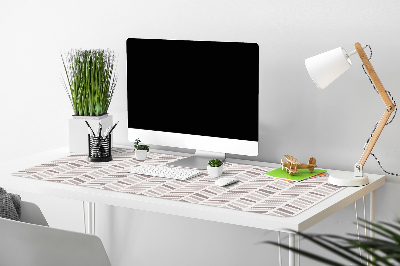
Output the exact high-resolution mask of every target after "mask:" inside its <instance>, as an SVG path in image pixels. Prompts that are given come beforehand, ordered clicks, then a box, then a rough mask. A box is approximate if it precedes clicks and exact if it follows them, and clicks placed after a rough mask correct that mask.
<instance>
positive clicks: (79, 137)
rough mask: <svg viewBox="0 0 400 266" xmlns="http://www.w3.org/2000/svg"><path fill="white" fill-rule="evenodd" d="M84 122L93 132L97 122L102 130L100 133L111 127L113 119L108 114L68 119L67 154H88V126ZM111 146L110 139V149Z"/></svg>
mask: <svg viewBox="0 0 400 266" xmlns="http://www.w3.org/2000/svg"><path fill="white" fill-rule="evenodd" d="M85 120H86V121H88V123H89V125H90V126H91V127H92V129H93V131H96V128H97V126H98V125H99V122H100V123H101V125H102V128H103V129H102V132H104V131H105V130H106V129H107V128H108V127H109V126H112V125H113V117H112V115H108V114H106V115H102V116H72V118H71V119H69V152H74V153H84V154H88V153H89V146H88V145H89V144H88V126H87V125H86V123H85ZM112 146H113V138H112V137H111V147H112Z"/></svg>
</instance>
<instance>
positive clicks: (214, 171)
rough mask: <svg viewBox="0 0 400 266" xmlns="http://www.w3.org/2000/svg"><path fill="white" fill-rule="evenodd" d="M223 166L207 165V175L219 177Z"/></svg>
mask: <svg viewBox="0 0 400 266" xmlns="http://www.w3.org/2000/svg"><path fill="white" fill-rule="evenodd" d="M223 166H224V165H221V166H219V167H212V166H209V165H207V172H208V175H209V176H210V177H219V176H221V175H222V170H223Z"/></svg>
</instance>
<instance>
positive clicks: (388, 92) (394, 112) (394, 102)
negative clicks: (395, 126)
mask: <svg viewBox="0 0 400 266" xmlns="http://www.w3.org/2000/svg"><path fill="white" fill-rule="evenodd" d="M366 47H368V48H369V51H370V56H369V58H368V60H371V57H372V49H371V46H369V45H366ZM362 68H363V70H364V73H365V75H367V77H368V79H369V81H370V82H371V84H372V87H373V88H374V90H375V91H376V93H378V94H379V92H378V89H377V88H376V87H375V84H374V82H373V81H372V79H371V77H370V76H369V75H368V73H367V71H366V70H365V67H364V64H362ZM385 91H386V93H387V94H388V95H389V97H390V98H391V99H392V102H393V105H394V107H395V108H394V111H393V113H392V115H391V117H392V118H391V119H390V120H389V121H388V122H386V125H389V124H390V123H392V121H393V119H394V117H395V116H396V113H397V106H396V101H395V100H394V98H393V96H392V95H391V94H390V91H387V90H385ZM378 124H379V122H376V124H375V127H374V130H372V133H371V135H370V136H369V138H368V140H367V142H366V143H365V145H364V150H365V149H366V147H367V145H368V143H369V141H370V140H371V138H372V135H373V134H374V132H375V130H376V127H377V126H378ZM371 155H372V156H373V157H374V158H375V160H376V161H377V162H378V165H379V167H380V168H381V169H382V171H383V172H385V173H386V174H388V175H394V176H400V174H395V173H390V172H388V171H386V170H385V169H383V166H382V164H381V162H380V161H379V160H378V158H377V157H376V156H375V154H373V153H372V152H371Z"/></svg>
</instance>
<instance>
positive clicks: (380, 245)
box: [263, 219, 400, 266]
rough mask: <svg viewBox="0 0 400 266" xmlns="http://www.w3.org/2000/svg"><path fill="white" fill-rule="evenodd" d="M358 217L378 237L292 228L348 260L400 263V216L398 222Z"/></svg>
mask: <svg viewBox="0 0 400 266" xmlns="http://www.w3.org/2000/svg"><path fill="white" fill-rule="evenodd" d="M359 220H360V221H363V222H365V223H366V224H368V225H372V228H369V229H368V230H369V231H370V232H371V231H372V232H375V235H376V236H377V237H379V238H372V237H369V236H365V235H364V236H363V235H360V240H358V236H357V235H356V234H348V236H350V237H341V236H336V235H329V234H326V235H316V234H305V233H301V232H294V231H292V232H294V233H296V234H298V235H299V236H300V237H303V238H305V239H308V240H310V241H311V242H313V243H315V244H317V245H319V246H320V247H323V248H325V249H327V250H329V251H331V252H333V253H334V254H336V255H338V256H340V257H342V258H344V259H346V260H347V261H349V262H351V263H352V264H351V265H366V262H368V263H369V265H374V266H376V265H399V263H400V220H399V219H397V220H396V222H397V225H396V224H390V223H385V222H380V223H373V222H369V221H366V220H363V219H359ZM361 227H363V228H365V226H364V225H361ZM367 227H368V226H367ZM263 243H268V244H273V245H277V246H281V247H283V248H285V249H289V250H293V251H294V252H296V253H300V254H301V255H304V256H306V257H309V258H311V259H313V260H316V261H319V262H323V263H324V265H342V264H339V263H338V262H335V261H333V260H330V259H328V258H326V257H321V256H319V255H316V254H312V253H310V252H308V251H304V250H299V249H297V248H294V247H293V248H292V247H289V246H287V245H283V244H277V243H275V242H272V241H264V242H263ZM359 249H361V250H362V251H363V253H364V256H362V257H360V251H359ZM366 253H367V254H368V255H369V257H368V259H367V258H366V256H365V254H366ZM361 261H362V262H361ZM346 265H348V264H346Z"/></svg>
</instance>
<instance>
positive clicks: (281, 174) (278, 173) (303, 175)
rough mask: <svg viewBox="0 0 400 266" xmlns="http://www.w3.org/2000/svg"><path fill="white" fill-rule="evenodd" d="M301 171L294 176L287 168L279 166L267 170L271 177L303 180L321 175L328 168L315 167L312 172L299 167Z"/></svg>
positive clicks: (296, 180)
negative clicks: (283, 168)
mask: <svg viewBox="0 0 400 266" xmlns="http://www.w3.org/2000/svg"><path fill="white" fill-rule="evenodd" d="M297 170H298V171H299V172H300V173H298V174H294V175H293V176H291V175H289V173H288V172H286V170H282V168H277V169H275V170H272V171H269V172H266V173H265V174H266V175H269V176H270V177H273V178H279V179H282V180H285V181H295V182H299V181H301V180H304V179H307V178H309V177H311V176H315V175H319V174H321V173H324V172H326V170H323V169H314V173H310V170H308V169H297Z"/></svg>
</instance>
